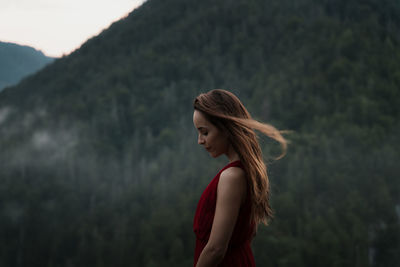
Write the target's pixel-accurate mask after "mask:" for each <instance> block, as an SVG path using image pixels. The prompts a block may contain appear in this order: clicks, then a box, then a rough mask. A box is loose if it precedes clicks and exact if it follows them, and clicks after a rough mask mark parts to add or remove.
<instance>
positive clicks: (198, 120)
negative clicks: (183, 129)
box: [193, 110, 211, 128]
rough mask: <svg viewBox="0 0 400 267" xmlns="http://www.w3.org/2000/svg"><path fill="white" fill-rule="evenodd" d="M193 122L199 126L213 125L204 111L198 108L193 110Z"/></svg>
mask: <svg viewBox="0 0 400 267" xmlns="http://www.w3.org/2000/svg"><path fill="white" fill-rule="evenodd" d="M193 123H194V125H195V126H196V127H197V128H199V127H210V126H211V123H210V122H209V121H208V120H207V119H206V117H205V116H204V115H203V113H201V112H200V111H198V110H194V112H193Z"/></svg>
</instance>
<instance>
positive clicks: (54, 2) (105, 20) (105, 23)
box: [0, 0, 144, 57]
mask: <svg viewBox="0 0 400 267" xmlns="http://www.w3.org/2000/svg"><path fill="white" fill-rule="evenodd" d="M143 2H144V0H0V41H2V42H11V43H17V44H22V45H28V46H32V47H34V48H36V49H37V50H41V51H42V52H43V53H45V54H46V55H47V56H53V57H60V56H62V55H68V54H69V53H71V52H72V51H73V50H75V49H77V48H79V47H80V46H81V45H82V44H83V43H84V42H85V41H86V40H87V39H89V38H91V37H93V36H95V35H98V34H99V33H100V32H101V31H102V30H103V29H106V28H108V27H109V26H110V25H111V24H112V22H115V21H117V20H119V19H120V18H122V17H125V16H126V15H128V14H129V13H130V12H131V11H132V10H133V9H134V8H136V7H138V6H139V5H140V4H142V3H143Z"/></svg>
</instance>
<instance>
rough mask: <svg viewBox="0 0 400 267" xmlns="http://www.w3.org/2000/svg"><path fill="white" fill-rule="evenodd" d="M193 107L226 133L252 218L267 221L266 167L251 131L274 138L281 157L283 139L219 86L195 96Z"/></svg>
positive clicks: (267, 187)
mask: <svg viewBox="0 0 400 267" xmlns="http://www.w3.org/2000/svg"><path fill="white" fill-rule="evenodd" d="M193 106H194V109H195V110H198V111H200V112H202V114H203V115H204V116H205V117H206V118H207V120H208V121H210V122H211V123H212V124H214V125H215V126H216V127H217V128H218V129H220V130H222V131H224V132H225V133H226V134H227V135H228V139H229V142H230V144H231V145H232V147H233V149H234V150H235V151H236V153H238V155H239V158H240V161H241V162H242V164H243V166H244V169H245V172H246V175H247V176H248V184H249V187H250V197H251V200H252V213H251V214H252V220H253V221H254V222H255V223H256V224H259V223H261V222H263V223H265V224H267V223H268V220H269V219H270V218H272V215H273V212H272V209H271V206H270V203H269V202H270V201H269V198H270V186H269V180H268V175H267V167H266V165H265V163H264V160H263V156H262V151H261V148H260V145H259V143H258V140H257V135H256V133H255V131H254V130H258V131H260V132H261V133H263V134H265V135H267V136H268V137H270V138H272V139H274V140H276V141H277V142H279V143H280V145H281V147H282V154H281V155H280V156H279V157H278V158H281V157H283V156H284V154H285V153H286V147H287V141H286V140H285V138H284V137H283V136H282V134H281V131H278V130H277V129H276V128H275V127H273V126H271V125H269V124H265V123H261V122H258V121H256V120H254V119H252V118H251V116H250V113H249V112H248V111H247V109H246V108H245V107H244V105H243V104H242V102H240V100H239V98H238V97H236V96H235V95H234V94H232V93H231V92H228V91H226V90H222V89H215V90H211V91H209V92H207V93H203V94H200V95H199V96H197V97H196V98H195V100H194V103H193Z"/></svg>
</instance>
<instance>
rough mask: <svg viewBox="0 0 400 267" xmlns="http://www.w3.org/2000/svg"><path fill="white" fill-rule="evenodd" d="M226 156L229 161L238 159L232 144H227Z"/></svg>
mask: <svg viewBox="0 0 400 267" xmlns="http://www.w3.org/2000/svg"><path fill="white" fill-rule="evenodd" d="M226 156H227V157H228V159H229V162H234V161H237V160H240V158H239V154H238V153H236V151H235V150H234V149H233V147H232V146H229V149H228V151H227V152H226Z"/></svg>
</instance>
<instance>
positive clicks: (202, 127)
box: [197, 126, 207, 131]
mask: <svg viewBox="0 0 400 267" xmlns="http://www.w3.org/2000/svg"><path fill="white" fill-rule="evenodd" d="M197 129H198V130H199V131H201V130H203V129H204V130H207V128H206V127H204V126H200V127H199V128H197Z"/></svg>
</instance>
